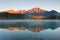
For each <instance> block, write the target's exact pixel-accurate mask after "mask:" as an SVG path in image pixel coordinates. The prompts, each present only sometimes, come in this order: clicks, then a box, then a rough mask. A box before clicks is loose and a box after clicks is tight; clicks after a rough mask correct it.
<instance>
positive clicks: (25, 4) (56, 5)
mask: <svg viewBox="0 0 60 40" xmlns="http://www.w3.org/2000/svg"><path fill="white" fill-rule="evenodd" d="M37 6H38V7H40V8H42V9H45V10H56V11H59V12H60V0H0V11H1V10H8V9H13V10H20V9H26V10H28V9H30V8H34V7H37Z"/></svg>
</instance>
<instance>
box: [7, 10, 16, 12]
mask: <svg viewBox="0 0 60 40" xmlns="http://www.w3.org/2000/svg"><path fill="white" fill-rule="evenodd" d="M7 12H8V13H16V11H14V10H7Z"/></svg>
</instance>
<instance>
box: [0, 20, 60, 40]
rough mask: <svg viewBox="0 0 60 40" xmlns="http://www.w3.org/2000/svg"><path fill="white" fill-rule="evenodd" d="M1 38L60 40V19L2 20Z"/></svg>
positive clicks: (13, 39) (0, 25)
mask: <svg viewBox="0 0 60 40" xmlns="http://www.w3.org/2000/svg"><path fill="white" fill-rule="evenodd" d="M0 40H60V20H0Z"/></svg>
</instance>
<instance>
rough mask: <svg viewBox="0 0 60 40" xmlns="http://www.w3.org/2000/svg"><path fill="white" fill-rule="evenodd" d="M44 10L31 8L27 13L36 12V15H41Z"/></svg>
mask: <svg viewBox="0 0 60 40" xmlns="http://www.w3.org/2000/svg"><path fill="white" fill-rule="evenodd" d="M45 11H46V10H43V9H40V8H39V7H35V8H32V9H30V10H28V11H27V12H30V13H34V12H36V13H39V12H40V13H43V12H45Z"/></svg>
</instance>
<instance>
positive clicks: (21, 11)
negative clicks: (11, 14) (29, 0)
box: [16, 10, 26, 14]
mask: <svg viewBox="0 0 60 40" xmlns="http://www.w3.org/2000/svg"><path fill="white" fill-rule="evenodd" d="M25 12H26V10H18V11H16V13H18V14H24V13H25Z"/></svg>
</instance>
